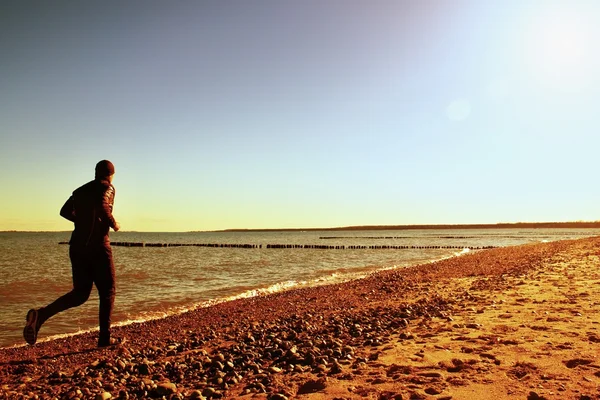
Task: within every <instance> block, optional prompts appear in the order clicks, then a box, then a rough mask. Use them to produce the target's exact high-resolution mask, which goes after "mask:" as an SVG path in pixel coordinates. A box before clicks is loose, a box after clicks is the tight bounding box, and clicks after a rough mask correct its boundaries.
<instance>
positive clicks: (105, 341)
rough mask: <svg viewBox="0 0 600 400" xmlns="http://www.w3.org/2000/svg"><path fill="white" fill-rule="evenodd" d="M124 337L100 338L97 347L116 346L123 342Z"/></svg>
mask: <svg viewBox="0 0 600 400" xmlns="http://www.w3.org/2000/svg"><path fill="white" fill-rule="evenodd" d="M124 341H125V339H124V338H123V339H115V338H100V339H98V347H110V346H116V345H119V344H121V343H123V342H124Z"/></svg>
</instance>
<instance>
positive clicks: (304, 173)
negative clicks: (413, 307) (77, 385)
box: [0, 0, 600, 232]
mask: <svg viewBox="0 0 600 400" xmlns="http://www.w3.org/2000/svg"><path fill="white" fill-rule="evenodd" d="M598 20H600V3H598V2H595V1H593V0H589V1H577V0H573V1H567V0H565V1H550V0H548V1H544V0H490V1H479V0H472V1H466V0H423V1H408V0H395V1H392V0H363V1H359V0H318V1H317V0H306V1H279V0H277V1H275V0H273V1H270V0H253V1H241V0H240V1H221V0H199V1H186V0H182V1H177V2H164V1H160V2H159V1H127V2H118V1H102V2H99V1H96V2H94V1H90V2H77V1H60V0H59V1H53V2H45V1H4V2H2V3H0V54H1V58H0V186H1V187H2V193H1V196H0V230H60V231H66V230H71V229H72V224H71V223H70V222H68V221H66V220H63V219H62V218H61V217H60V216H59V214H58V213H59V210H60V208H61V206H62V205H63V203H64V202H65V201H66V200H67V198H68V197H69V196H70V194H71V193H72V191H73V190H75V189H76V188H77V187H79V186H81V185H83V184H84V183H86V182H88V181H90V180H92V179H93V178H94V166H95V164H96V162H98V161H100V160H102V159H108V160H111V161H112V162H113V163H114V165H115V168H116V174H115V177H114V181H113V184H114V185H115V187H116V198H115V207H114V215H115V217H116V219H117V220H118V221H119V222H120V224H121V228H122V230H124V231H154V232H163V231H196V230H198V231H204V230H220V229H230V228H248V229H252V228H254V229H261V228H315V227H339V226H354V225H402V224H462V223H465V224H469V223H499V222H536V221H539V222H542V221H543V222H547V221H577V220H585V221H595V220H600V183H599V179H598V171H599V169H598V165H597V160H598V148H599V145H600V129H599V128H600V112H599V110H598V108H599V106H600V27H599V24H597V23H595V21H598Z"/></svg>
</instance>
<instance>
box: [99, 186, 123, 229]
mask: <svg viewBox="0 0 600 400" xmlns="http://www.w3.org/2000/svg"><path fill="white" fill-rule="evenodd" d="M114 200H115V187H114V186H113V185H108V187H107V188H106V190H105V191H104V194H103V195H102V207H101V210H100V211H101V213H102V216H101V219H102V220H105V221H108V225H109V226H110V227H111V228H113V230H114V231H115V232H116V231H118V230H119V229H120V228H121V227H120V225H119V223H118V222H117V221H116V220H115V218H114V217H113V215H112V209H113V203H114Z"/></svg>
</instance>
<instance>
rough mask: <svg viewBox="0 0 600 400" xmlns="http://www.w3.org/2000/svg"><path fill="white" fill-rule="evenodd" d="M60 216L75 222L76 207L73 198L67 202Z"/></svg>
mask: <svg viewBox="0 0 600 400" xmlns="http://www.w3.org/2000/svg"><path fill="white" fill-rule="evenodd" d="M60 216H61V217H63V218H65V219H68V220H69V221H71V222H75V207H74V206H73V196H71V197H69V199H68V200H67V201H66V202H65V204H64V205H63V206H62V208H61V209H60Z"/></svg>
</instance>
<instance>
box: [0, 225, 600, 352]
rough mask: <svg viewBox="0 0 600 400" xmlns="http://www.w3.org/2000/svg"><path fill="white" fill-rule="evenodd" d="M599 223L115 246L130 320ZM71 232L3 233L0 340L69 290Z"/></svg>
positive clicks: (63, 327) (93, 303) (79, 320)
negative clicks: (33, 310)
mask: <svg viewBox="0 0 600 400" xmlns="http://www.w3.org/2000/svg"><path fill="white" fill-rule="evenodd" d="M599 234H600V230H596V229H530V230H523V229H496V230H493V229H492V230H403V231H310V232H193V233H192V232H190V233H137V232H118V233H112V234H111V240H112V241H114V242H146V243H219V244H221V243H223V244H229V243H231V244H254V245H263V248H256V249H244V248H212V247H117V246H114V247H113V254H114V258H115V268H116V274H117V297H116V300H115V310H114V314H113V323H115V324H124V323H128V322H131V321H140V320H146V319H150V318H159V317H163V316H165V315H169V314H172V313H177V312H181V311H184V310H188V309H193V308H195V307H199V306H206V305H209V304H214V303H215V302H218V301H223V300H229V299H234V298H239V297H249V296H255V295H258V294H261V293H270V292H276V291H281V290H285V289H288V288H293V287H301V286H316V285H320V284H325V283H334V282H341V281H345V280H349V279H353V278H357V277H361V276H365V275H366V274H369V273H371V272H373V271H377V270H381V269H389V268H401V267H406V266H410V265H415V264H420V263H425V262H429V261H433V260H438V259H441V258H445V257H451V256H454V255H456V254H458V253H461V252H464V250H462V249H464V248H472V247H483V246H509V245H517V244H522V243H530V242H541V241H553V240H560V239H566V238H568V239H572V238H579V237H587V236H595V235H599ZM69 236H70V232H39V233H38V232H0V311H1V317H0V346H2V347H5V346H12V345H20V344H23V338H22V329H23V326H24V321H25V314H26V312H27V310H28V309H29V308H32V307H36V308H37V307H41V306H44V305H47V304H49V303H50V302H52V301H53V300H55V299H56V298H57V297H59V296H60V295H62V294H64V293H66V292H68V291H69V290H70V289H71V284H72V283H71V266H70V262H69V257H68V246H67V245H59V244H58V243H59V242H61V241H67V240H68V239H69ZM267 244H296V245H328V246H337V245H339V246H346V247H348V246H456V247H457V248H456V249H352V250H350V249H346V250H335V249H332V250H320V249H267V248H266V245H267ZM97 315H98V299H97V294H96V292H95V290H94V291H93V292H92V295H91V296H90V299H89V300H88V302H87V303H86V304H84V305H83V306H81V307H78V308H74V309H71V310H67V311H65V312H64V313H61V314H59V315H57V316H55V317H53V318H52V319H50V320H49V321H48V322H47V323H46V324H45V325H44V327H43V328H42V330H41V331H40V336H39V340H40V341H42V340H49V339H52V338H54V337H57V335H64V334H73V333H75V332H79V331H82V330H89V329H95V328H96V327H97V323H98V320H97V318H98V317H97Z"/></svg>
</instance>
